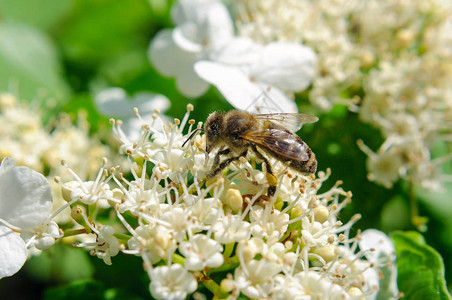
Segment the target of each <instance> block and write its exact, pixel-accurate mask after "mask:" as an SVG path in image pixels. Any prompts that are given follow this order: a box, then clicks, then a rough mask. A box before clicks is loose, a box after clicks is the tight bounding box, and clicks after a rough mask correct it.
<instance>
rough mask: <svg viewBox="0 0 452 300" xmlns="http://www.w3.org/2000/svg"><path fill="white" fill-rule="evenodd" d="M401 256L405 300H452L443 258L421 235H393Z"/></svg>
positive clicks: (400, 272) (398, 264) (415, 233)
mask: <svg viewBox="0 0 452 300" xmlns="http://www.w3.org/2000/svg"><path fill="white" fill-rule="evenodd" d="M391 238H392V240H393V241H394V243H395V247H396V253H397V268H398V280H397V282H398V287H399V290H400V291H401V292H403V293H404V295H405V296H406V298H405V299H451V297H450V295H449V292H448V291H447V287H446V281H445V279H444V264H443V260H442V258H441V256H440V255H439V254H438V252H437V251H435V250H434V249H433V248H432V247H430V246H428V245H427V244H426V243H425V240H424V238H423V237H422V235H420V234H419V233H417V232H400V231H399V232H395V233H393V234H392V235H391Z"/></svg>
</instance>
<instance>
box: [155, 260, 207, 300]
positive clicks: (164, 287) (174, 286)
mask: <svg viewBox="0 0 452 300" xmlns="http://www.w3.org/2000/svg"><path fill="white" fill-rule="evenodd" d="M150 277H151V284H150V290H151V294H152V296H153V297H155V298H157V299H175V300H178V299H185V298H186V297H187V295H188V294H190V293H193V292H194V291H195V290H196V288H197V287H198V284H197V282H196V279H195V277H194V275H193V274H192V273H190V272H188V271H187V270H185V269H184V267H182V266H181V265H179V264H172V265H170V266H160V267H156V268H154V269H153V270H152V271H151V272H150Z"/></svg>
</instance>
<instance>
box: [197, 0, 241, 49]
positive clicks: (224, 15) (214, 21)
mask: <svg viewBox="0 0 452 300" xmlns="http://www.w3.org/2000/svg"><path fill="white" fill-rule="evenodd" d="M200 25H201V26H205V27H206V29H205V30H206V36H205V40H206V41H207V45H208V48H209V49H210V50H214V49H219V48H222V47H224V46H225V45H226V44H227V43H229V42H230V41H231V39H232V38H233V36H234V26H233V24H232V20H231V16H230V15H229V12H228V10H227V8H226V6H225V5H224V4H223V3H221V2H219V1H215V2H211V4H210V5H209V9H208V11H207V16H206V21H203V23H201V24H200Z"/></svg>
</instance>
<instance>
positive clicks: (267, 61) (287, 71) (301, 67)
mask: <svg viewBox="0 0 452 300" xmlns="http://www.w3.org/2000/svg"><path fill="white" fill-rule="evenodd" d="M315 74H316V55H315V53H314V51H312V50H311V49H310V48H308V47H305V46H302V45H300V44H295V43H285V42H275V43H271V44H268V45H267V46H265V47H264V49H263V51H262V54H261V59H260V61H259V62H258V63H257V64H255V65H254V66H253V68H252V76H254V77H255V78H256V80H257V81H260V82H263V83H266V84H269V85H273V86H277V87H278V88H281V89H283V90H286V91H295V92H296V91H302V90H304V89H306V88H307V87H308V86H309V84H310V83H311V81H312V79H313V78H314V76H315Z"/></svg>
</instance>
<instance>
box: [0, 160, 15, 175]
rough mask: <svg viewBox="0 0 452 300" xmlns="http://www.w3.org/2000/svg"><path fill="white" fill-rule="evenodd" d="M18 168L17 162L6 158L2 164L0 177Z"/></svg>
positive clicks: (0, 165)
mask: <svg viewBox="0 0 452 300" xmlns="http://www.w3.org/2000/svg"><path fill="white" fill-rule="evenodd" d="M15 166H16V162H15V161H14V159H12V158H11V157H5V158H4V159H3V160H2V162H1V164H0V175H1V174H2V173H3V172H6V171H8V170H10V169H12V168H14V167H15Z"/></svg>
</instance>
